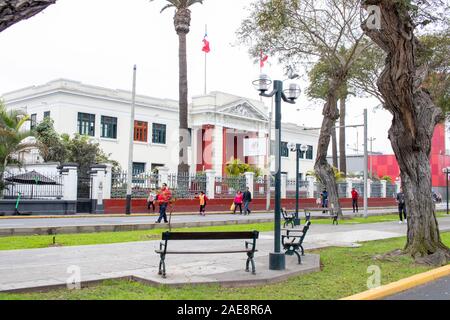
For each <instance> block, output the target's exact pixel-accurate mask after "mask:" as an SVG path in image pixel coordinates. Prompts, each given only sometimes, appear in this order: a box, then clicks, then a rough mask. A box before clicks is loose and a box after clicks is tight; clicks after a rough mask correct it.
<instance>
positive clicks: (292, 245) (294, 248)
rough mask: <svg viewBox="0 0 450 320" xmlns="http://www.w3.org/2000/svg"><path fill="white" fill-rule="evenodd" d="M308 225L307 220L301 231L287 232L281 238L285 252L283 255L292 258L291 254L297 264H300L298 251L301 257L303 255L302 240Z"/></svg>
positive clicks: (300, 259) (309, 222)
mask: <svg viewBox="0 0 450 320" xmlns="http://www.w3.org/2000/svg"><path fill="white" fill-rule="evenodd" d="M310 225H311V221H310V220H307V221H306V223H305V225H304V226H303V229H302V230H299V229H297V230H296V229H294V230H287V231H286V235H282V236H281V243H282V245H283V249H284V250H286V252H285V254H286V255H288V256H292V255H293V254H295V255H296V256H297V258H298V264H301V263H302V258H301V257H300V254H299V253H298V251H299V250H301V251H302V256H304V255H305V250H304V249H303V240H304V239H305V236H306V233H307V232H308V229H309V226H310Z"/></svg>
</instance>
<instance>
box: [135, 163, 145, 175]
mask: <svg viewBox="0 0 450 320" xmlns="http://www.w3.org/2000/svg"><path fill="white" fill-rule="evenodd" d="M142 172H145V162H133V176H135V175H137V174H139V173H142Z"/></svg>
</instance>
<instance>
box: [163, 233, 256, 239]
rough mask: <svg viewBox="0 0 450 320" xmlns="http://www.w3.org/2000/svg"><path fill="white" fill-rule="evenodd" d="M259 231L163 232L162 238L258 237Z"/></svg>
mask: <svg viewBox="0 0 450 320" xmlns="http://www.w3.org/2000/svg"><path fill="white" fill-rule="evenodd" d="M258 235H259V232H258V231H231V232H167V231H166V232H163V233H162V240H222V239H253V238H256V239H258Z"/></svg>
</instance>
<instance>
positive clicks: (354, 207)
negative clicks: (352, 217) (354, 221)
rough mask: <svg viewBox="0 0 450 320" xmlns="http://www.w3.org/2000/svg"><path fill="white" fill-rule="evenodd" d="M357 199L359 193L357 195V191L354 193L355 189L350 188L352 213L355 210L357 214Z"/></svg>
mask: <svg viewBox="0 0 450 320" xmlns="http://www.w3.org/2000/svg"><path fill="white" fill-rule="evenodd" d="M358 198H359V193H358V191H356V189H355V188H352V207H353V213H355V209H356V212H358Z"/></svg>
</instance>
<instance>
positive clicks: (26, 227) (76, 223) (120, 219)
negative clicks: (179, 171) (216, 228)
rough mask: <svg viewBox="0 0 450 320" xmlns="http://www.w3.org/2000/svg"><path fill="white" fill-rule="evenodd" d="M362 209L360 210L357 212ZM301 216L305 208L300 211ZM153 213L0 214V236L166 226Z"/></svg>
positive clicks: (239, 218) (228, 217) (221, 217)
mask: <svg viewBox="0 0 450 320" xmlns="http://www.w3.org/2000/svg"><path fill="white" fill-rule="evenodd" d="M389 213H396V209H395V208H386V209H377V210H370V211H369V215H384V214H389ZM361 214H362V213H361V212H359V215H361ZM299 215H300V218H301V219H302V221H303V219H304V212H303V211H301V212H299ZM312 216H313V217H317V218H327V219H329V216H328V215H327V214H322V213H321V212H313V213H312ZM354 216H355V215H354V214H353V212H352V211H351V210H344V217H354ZM273 219H274V214H273V212H267V213H252V214H250V215H239V214H230V213H228V214H207V215H206V216H200V215H198V214H195V215H194V214H182V215H175V214H174V215H173V216H172V218H171V224H172V227H174V228H184V227H196V226H213V225H225V224H238V223H262V222H270V221H273ZM155 220H156V216H135V215H131V216H116V217H111V216H107V217H102V216H95V217H70V218H69V217H68V218H57V219H55V218H24V217H21V218H20V219H17V218H10V219H8V218H2V219H0V236H8V235H30V234H55V233H59V234H61V233H83V232H100V231H126V230H144V229H153V228H158V227H165V226H166V225H164V224H155Z"/></svg>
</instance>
